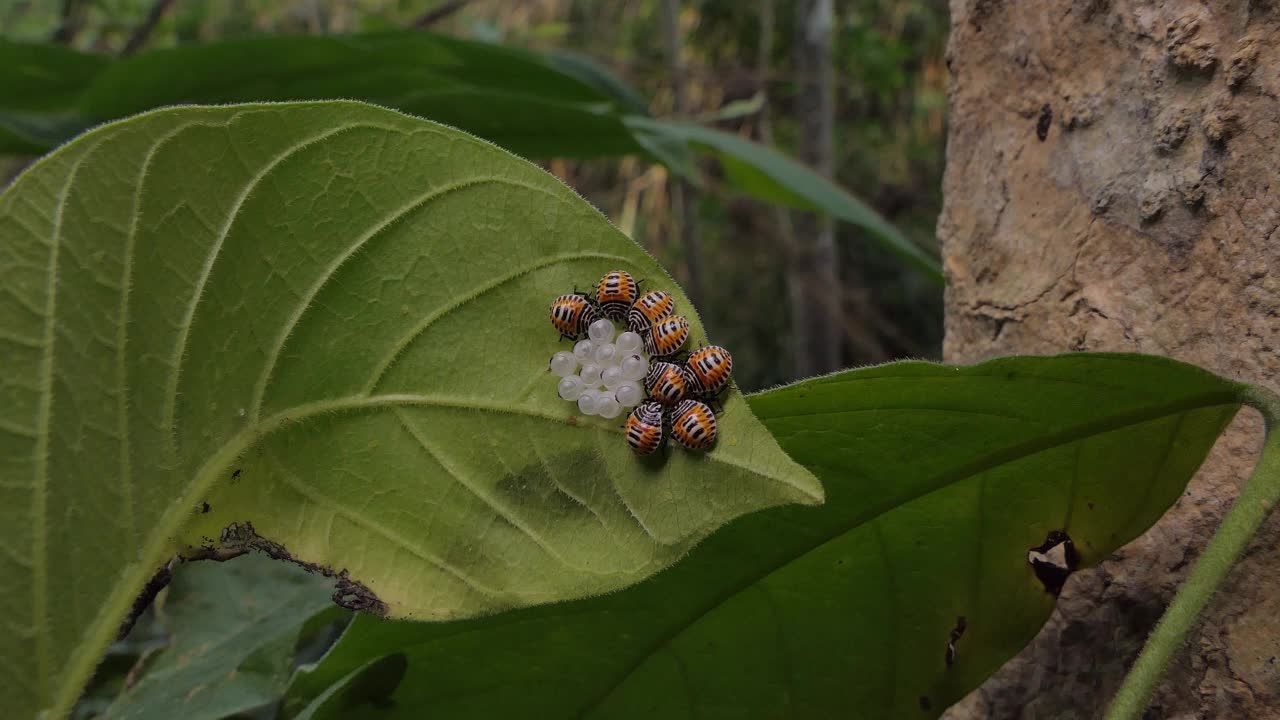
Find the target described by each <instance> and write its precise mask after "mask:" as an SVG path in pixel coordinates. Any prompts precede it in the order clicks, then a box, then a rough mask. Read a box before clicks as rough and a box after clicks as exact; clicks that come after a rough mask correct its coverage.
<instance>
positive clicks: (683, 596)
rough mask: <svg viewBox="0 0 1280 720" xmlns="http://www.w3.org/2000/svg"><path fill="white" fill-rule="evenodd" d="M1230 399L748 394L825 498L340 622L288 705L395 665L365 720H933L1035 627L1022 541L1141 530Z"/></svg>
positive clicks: (1208, 439) (1088, 394)
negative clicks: (610, 588) (544, 573)
mask: <svg viewBox="0 0 1280 720" xmlns="http://www.w3.org/2000/svg"><path fill="white" fill-rule="evenodd" d="M1237 393H1238V389H1237V387H1236V386H1235V385H1234V384H1232V383H1230V382H1227V381H1225V380H1222V379H1219V378H1217V377H1215V376H1213V375H1210V374H1209V373H1206V372H1204V371H1201V370H1199V369H1197V368H1194V367H1191V366H1188V365H1183V364H1180V363H1176V362H1173V361H1170V360H1165V359H1161V358H1155V357H1143V356H1136V355H1067V356H1058V357H1048V358H1009V359H1003V360H996V361H992V362H988V363H984V364H982V365H977V366H973V367H948V366H944V365H932V364H927V363H921V362H904V363H896V364H891V365H885V366H880V367H871V368H865V369H861V370H852V371H848V372H843V373H839V374H836V375H832V376H828V377H824V378H819V379H815V380H811V381H807V382H802V383H799V384H796V385H791V386H788V387H784V388H780V389H777V390H773V391H770V392H766V393H763V394H760V395H755V396H753V397H752V398H751V399H750V404H751V407H752V408H753V409H754V410H755V411H756V413H757V415H759V417H760V418H761V419H762V420H764V422H765V425H766V426H767V427H768V428H769V429H770V430H771V431H772V432H773V433H774V434H775V436H776V437H777V438H778V441H779V442H780V443H781V444H782V447H783V448H784V449H785V450H786V451H787V452H788V453H790V454H791V455H792V457H794V458H796V459H797V460H799V461H800V462H801V463H802V464H804V465H806V466H808V467H809V468H810V469H812V470H813V471H814V472H815V473H816V474H818V476H819V477H821V478H822V480H823V481H824V484H825V486H826V489H827V502H826V504H824V505H823V506H822V507H820V508H814V509H800V508H795V509H790V508H779V509H776V510H771V511H769V512H766V513H759V514H756V515H752V516H750V517H746V518H742V519H740V520H738V521H736V522H735V523H734V524H733V525H731V526H730V527H729V528H728V529H726V530H723V531H721V532H719V533H717V534H716V535H714V536H712V537H711V538H710V539H708V540H707V542H705V543H703V544H702V545H701V546H699V547H698V548H697V549H696V550H694V551H693V552H692V553H691V554H690V555H689V557H687V558H685V559H684V560H683V561H682V562H681V563H680V564H679V565H676V566H675V567H673V568H671V569H668V570H666V571H665V572H663V573H662V574H660V575H658V576H656V577H654V578H651V579H650V580H648V581H646V582H645V583H643V584H641V585H638V586H636V587H634V588H631V589H630V590H627V591H625V592H622V593H618V594H614V595H610V596H607V597H600V598H594V599H591V600H586V601H581V602H576V603H571V604H566V605H558V606H552V607H543V608H535V609H530V610H526V611H519V612H514V613H509V614H506V615H504V616H501V617H496V618H486V619H479V620H471V621H466V622H457V623H448V624H443V625H429V626H428V625H407V624H403V623H396V622H386V621H379V620H377V619H374V618H367V617H361V618H357V620H356V621H355V623H354V624H353V625H352V626H351V628H350V629H349V630H348V631H347V633H346V635H345V636H344V637H343V638H342V639H341V640H340V641H339V642H338V644H337V645H336V646H335V647H334V649H333V650H332V651H331V652H330V653H329V654H328V656H326V657H325V658H324V659H323V660H322V661H321V662H320V663H319V664H318V665H317V666H315V667H313V668H310V669H308V670H307V671H306V672H304V673H302V674H300V675H299V677H298V678H297V679H296V680H295V682H294V685H293V687H292V690H291V695H292V700H293V702H295V703H302V702H304V701H306V700H307V699H308V698H311V697H314V696H316V695H319V694H321V693H323V692H324V691H325V689H326V688H328V687H329V686H330V685H331V684H332V683H335V682H338V681H339V679H341V678H343V677H344V676H345V675H346V674H347V673H349V672H352V671H353V670H355V669H357V668H360V667H362V666H364V665H365V664H366V663H368V662H369V661H370V659H371V658H376V657H379V656H381V655H384V654H387V653H404V654H405V656H406V658H407V660H408V670H407V675H406V677H405V680H404V682H402V683H401V685H400V686H399V688H398V690H397V691H396V692H395V693H394V694H393V695H392V697H391V700H392V701H393V704H391V705H388V706H386V707H383V708H381V709H380V710H377V711H376V712H375V711H374V710H375V709H373V708H371V709H370V716H378V717H383V716H387V717H404V718H408V717H420V716H423V715H429V716H430V717H432V718H484V717H509V716H520V717H546V718H561V717H593V718H596V717H599V718H633V717H634V718H650V717H663V718H691V717H698V718H780V717H795V718H825V717H857V718H913V717H921V718H930V717H936V716H937V715H939V714H941V713H942V711H943V710H944V709H945V708H946V707H947V706H948V705H949V704H951V703H953V702H954V701H955V700H957V699H958V698H960V697H961V696H963V695H964V694H965V693H966V692H967V691H968V690H970V689H971V688H973V687H975V686H976V685H977V684H978V683H980V682H981V681H982V679H983V678H985V677H986V676H987V675H988V674H990V673H991V672H992V671H994V670H995V669H996V668H997V667H998V666H999V665H1000V664H1001V663H1003V662H1004V661H1005V660H1006V659H1007V658H1009V657H1011V656H1012V655H1013V654H1014V653H1015V652H1017V651H1018V649H1020V648H1021V647H1022V646H1023V645H1024V644H1025V643H1026V642H1027V641H1028V640H1030V638H1031V637H1032V636H1033V635H1034V634H1035V632H1036V630H1037V629H1038V628H1039V627H1040V625H1041V624H1042V623H1043V622H1044V620H1045V619H1046V618H1047V617H1048V614H1049V612H1050V609H1051V608H1052V605H1053V602H1054V596H1053V595H1052V594H1050V593H1049V592H1047V591H1046V590H1045V587H1044V585H1043V584H1042V582H1041V581H1040V580H1039V579H1038V577H1037V575H1036V574H1035V573H1034V572H1033V570H1032V569H1031V567H1030V566H1029V565H1028V551H1029V549H1030V548H1032V547H1037V546H1040V545H1041V543H1042V542H1043V541H1044V540H1045V539H1046V537H1047V536H1048V534H1049V533H1050V532H1052V531H1057V530H1065V531H1066V532H1067V533H1068V535H1069V536H1070V537H1071V538H1072V539H1073V541H1074V543H1075V547H1076V549H1077V550H1078V551H1079V554H1080V556H1081V560H1082V563H1083V565H1092V564H1095V563H1097V562H1099V561H1100V560H1102V559H1104V558H1106V557H1107V555H1108V554H1109V553H1111V552H1112V551H1113V550H1114V549H1115V548H1116V547H1118V546H1119V545H1122V544H1123V543H1125V542H1127V541H1128V540H1130V539H1132V538H1133V537H1135V536H1136V535H1138V534H1139V533H1141V532H1142V531H1143V530H1144V529H1145V528H1147V527H1148V526H1149V525H1151V523H1152V522H1154V521H1155V520H1156V518H1158V517H1159V516H1160V515H1161V513H1162V512H1163V511H1164V509H1165V508H1167V507H1168V506H1169V505H1170V503H1172V502H1173V501H1174V500H1175V499H1176V498H1177V497H1178V495H1179V494H1180V492H1181V491H1182V489H1183V487H1184V486H1185V484H1186V482H1187V480H1188V479H1189V478H1190V476H1191V474H1192V473H1193V472H1194V470H1195V469H1196V467H1197V466H1198V465H1199V464H1200V462H1201V461H1202V459H1203V458H1204V456H1205V453H1206V452H1207V451H1208V449H1209V447H1210V446H1211V445H1212V444H1213V442H1214V439H1215V438H1216V437H1217V435H1218V433H1219V432H1220V431H1221V429H1222V428H1223V427H1224V425H1225V424H1226V422H1227V421H1228V420H1229V419H1230V418H1231V417H1232V415H1233V413H1234V412H1235V410H1236V408H1237V403H1238V402H1239V401H1238V398H1237ZM960 617H963V618H965V623H964V627H965V629H964V631H963V633H961V634H960V635H959V637H958V639H956V640H955V651H954V656H953V658H952V660H953V662H952V663H951V664H950V665H948V662H947V654H948V653H947V647H948V643H949V642H951V640H952V632H953V631H954V630H955V629H956V628H957V625H958V618H960Z"/></svg>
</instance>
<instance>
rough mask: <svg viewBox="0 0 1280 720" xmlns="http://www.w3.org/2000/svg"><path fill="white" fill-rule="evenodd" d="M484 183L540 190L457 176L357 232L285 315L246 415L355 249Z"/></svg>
mask: <svg viewBox="0 0 1280 720" xmlns="http://www.w3.org/2000/svg"><path fill="white" fill-rule="evenodd" d="M487 184H499V185H511V186H515V187H524V188H529V189H533V190H540V188H536V187H534V186H532V185H527V184H525V183H521V182H516V181H514V180H509V179H507V178H501V177H491V176H484V177H474V178H467V179H465V180H458V181H456V182H453V183H449V184H447V185H444V186H442V187H436V188H432V189H431V190H428V191H427V192H424V193H422V194H421V195H419V196H418V197H416V198H414V199H413V201H412V202H410V203H408V204H406V205H404V206H403V207H400V208H397V209H396V210H395V211H393V212H391V213H390V214H388V215H386V216H385V217H383V218H382V219H381V220H379V221H378V222H377V223H376V224H374V225H373V226H372V227H371V228H369V230H368V231H367V232H365V234H364V235H363V236H361V237H360V238H358V239H357V240H356V241H355V242H354V243H352V244H351V247H349V248H347V250H346V252H344V253H342V254H341V255H339V256H338V257H337V258H336V259H335V260H334V261H333V263H331V264H330V265H329V267H327V268H325V271H324V273H322V274H321V276H320V278H319V280H318V281H317V282H316V283H315V284H313V285H312V286H311V287H310V288H309V289H308V290H307V294H306V296H305V297H303V298H301V300H302V302H300V303H298V305H297V307H296V308H295V309H294V311H293V314H292V315H291V316H290V318H289V321H288V322H287V323H285V326H284V329H283V331H282V332H281V333H280V335H279V336H278V337H277V338H276V341H275V343H274V344H273V346H272V348H271V352H270V353H269V354H268V356H267V363H266V365H265V370H264V371H263V373H262V375H261V377H260V378H259V379H258V382H257V383H256V384H255V387H254V391H253V400H252V410H251V411H250V414H249V416H250V417H251V418H253V419H254V420H257V418H258V416H259V414H260V413H261V411H262V403H263V400H264V398H265V396H266V393H267V388H268V387H269V386H270V384H271V379H272V375H273V374H274V373H275V369H276V365H278V364H279V362H280V353H281V352H283V351H284V346H285V344H286V343H288V341H289V338H290V336H292V335H293V332H294V330H295V329H297V327H298V323H299V322H300V321H301V320H302V317H303V316H304V315H305V314H306V313H307V311H308V310H310V309H311V308H312V307H314V305H313V303H314V302H315V299H316V296H317V295H319V294H320V291H321V290H323V289H324V287H325V286H326V285H328V284H329V282H330V281H331V280H332V279H333V277H334V276H335V275H336V274H337V273H338V271H339V270H340V269H341V268H342V267H343V266H344V265H345V264H346V263H347V261H349V260H350V259H351V258H353V257H355V256H356V254H357V253H359V252H360V250H361V249H362V248H363V247H364V246H365V245H366V244H367V243H369V242H371V241H372V240H373V239H374V238H376V237H378V236H379V235H380V234H381V233H382V232H383V231H384V230H386V229H387V228H389V227H391V226H393V225H394V224H395V223H397V222H399V221H400V220H402V219H403V218H404V217H406V216H407V215H409V214H410V213H412V212H415V211H417V210H421V209H423V208H425V207H427V206H429V205H430V204H431V203H433V202H435V201H436V200H439V199H440V198H443V197H445V196H448V195H450V194H452V193H455V192H460V191H462V190H466V189H469V188H475V187H480V186H482V185H487Z"/></svg>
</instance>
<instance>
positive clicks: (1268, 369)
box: [938, 0, 1280, 720]
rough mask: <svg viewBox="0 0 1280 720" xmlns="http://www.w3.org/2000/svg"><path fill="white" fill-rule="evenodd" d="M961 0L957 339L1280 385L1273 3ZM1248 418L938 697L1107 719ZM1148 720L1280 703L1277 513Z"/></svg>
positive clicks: (1248, 433) (1003, 350)
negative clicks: (990, 665) (967, 679)
mask: <svg viewBox="0 0 1280 720" xmlns="http://www.w3.org/2000/svg"><path fill="white" fill-rule="evenodd" d="M951 10H952V35H951V47H950V52H949V57H948V65H949V66H950V68H951V72H952V87H951V98H950V102H951V116H950V117H951V126H950V138H949V141H948V148H947V172H946V178H945V181H944V182H945V185H944V190H945V194H946V203H945V208H944V210H943V213H942V217H941V219H940V220H939V224H938V233H939V236H940V238H941V241H942V245H943V252H944V257H945V266H946V271H947V276H948V289H947V298H946V300H947V321H946V341H945V346H944V352H945V355H946V357H947V358H948V359H949V360H951V361H956V362H972V361H977V360H980V359H982V358H985V357H989V356H993V355H1003V354H1011V353H1023V354H1032V353H1034V354H1043V353H1055V352H1063V351H1070V350H1129V351H1140V352H1147V353H1157V354H1162V355H1168V356H1172V357H1175V358H1179V359H1183V360H1187V361H1190V362H1194V363H1197V364H1199V365H1202V366H1204V367H1207V368H1209V369H1211V370H1214V371H1215V372H1218V373H1221V374H1224V375H1226V376H1229V377H1234V378H1239V379H1242V380H1249V381H1253V382H1263V383H1266V384H1268V385H1270V386H1271V387H1272V388H1277V387H1280V353H1278V352H1277V350H1280V232H1278V229H1280V2H1277V0H1266V1H1262V0H1220V1H1218V2H1212V3H1208V2H1206V3H1200V2H1192V1H1190V0H1167V1H1160V0H1036V1H1035V2H1023V1H1021V0H1016V1H1015V0H952V2H951ZM1259 436H1260V423H1259V422H1258V421H1257V418H1256V416H1253V414H1252V413H1246V414H1245V416H1242V417H1241V418H1239V419H1237V422H1236V423H1235V425H1233V427H1232V428H1231V430H1230V431H1229V432H1228V434H1227V435H1225V436H1224V438H1223V439H1222V440H1221V441H1220V442H1219V443H1218V446H1217V447H1216V448H1215V450H1214V452H1213V454H1212V455H1211V457H1210V458H1209V460H1208V461H1207V462H1206V465H1205V467H1204V468H1202V470H1201V472H1200V473H1199V475H1198V476H1197V477H1196V478H1195V479H1194V480H1193V481H1192V483H1191V485H1190V486H1189V487H1188V489H1187V492H1186V493H1185V495H1184V496H1183V498H1182V499H1181V500H1180V501H1179V502H1178V503H1177V505H1176V506H1175V507H1174V508H1173V509H1172V510H1171V511H1170V512H1169V513H1168V514H1167V515H1166V516H1165V517H1164V518H1163V519H1162V520H1161V521H1160V522H1159V523H1158V524H1157V525H1156V526H1155V527H1154V528H1153V529H1152V530H1151V531H1150V532H1148V533H1147V534H1146V535H1144V536H1143V537H1142V538H1140V539H1139V540H1137V541H1135V542H1133V543H1131V544H1130V545H1128V546H1126V547H1125V548H1123V549H1122V550H1121V551H1119V552H1118V553H1116V555H1115V556H1114V557H1113V558H1112V559H1111V560H1110V561H1108V562H1106V563H1104V564H1103V565H1102V566H1101V567H1099V568H1097V569H1094V570H1091V571H1087V572H1081V573H1077V574H1076V576H1075V577H1073V578H1072V579H1071V581H1070V582H1069V583H1068V586H1067V588H1066V590H1065V591H1064V592H1063V594H1062V598H1061V601H1060V603H1059V606H1058V610H1057V611H1056V612H1055V614H1054V616H1053V618H1052V619H1051V620H1050V622H1049V624H1048V625H1047V626H1046V627H1045V629H1044V630H1043V631H1042V632H1041V633H1040V635H1039V637H1038V638H1037V639H1036V641H1035V642H1034V643H1033V644H1032V645H1031V646H1029V647H1028V648H1027V649H1026V650H1024V651H1023V652H1022V653H1021V654H1020V655H1019V656H1018V657H1017V658H1016V659H1014V660H1013V661H1012V662H1011V663H1009V664H1008V665H1006V666H1005V668H1004V669H1002V670H1001V671H1000V672H999V673H997V674H996V675H995V676H994V677H993V678H991V679H990V680H989V681H988V682H987V683H986V684H985V685H984V686H983V687H982V688H980V689H979V690H978V691H975V693H973V694H972V695H971V696H970V697H969V698H967V699H966V700H965V701H964V702H962V703H961V704H959V705H957V706H956V707H955V708H953V709H952V710H951V711H950V712H949V713H948V715H947V717H948V718H952V720H960V719H962V718H963V719H969V718H1091V717H1098V716H1099V715H1100V714H1101V712H1102V710H1103V708H1104V707H1105V704H1106V702H1107V700H1108V699H1109V698H1110V697H1111V695H1112V694H1114V692H1115V690H1116V688H1117V687H1118V685H1119V682H1120V679H1121V678H1122V676H1123V673H1124V671H1125V669H1126V668H1127V667H1128V665H1129V664H1130V663H1131V662H1132V661H1133V658H1134V657H1135V656H1136V654H1137V652H1138V650H1139V648H1140V647H1141V644H1142V642H1143V640H1144V639H1145V637H1146V635H1147V634H1148V632H1149V631H1150V630H1151V628H1152V625H1153V623H1154V621H1155V620H1156V618H1157V617H1158V616H1159V614H1160V612H1161V611H1162V609H1163V608H1164V606H1165V605H1166V604H1167V603H1168V601H1169V600H1170V599H1171V597H1172V595H1173V593H1174V591H1175V590H1176V589H1177V587H1178V585H1179V583H1180V581H1181V579H1182V578H1183V577H1184V576H1185V573H1186V571H1187V569H1188V567H1189V565H1190V563H1191V561H1193V560H1194V558H1195V556H1196V555H1197V553H1198V552H1199V550H1200V548H1202V547H1203V545H1204V543H1205V541H1206V539H1207V537H1208V536H1209V535H1210V534H1211V533H1212V531H1213V529H1214V528H1215V527H1216V526H1217V523H1218V520H1219V519H1220V518H1221V516H1222V514H1223V512H1224V510H1225V509H1226V508H1227V507H1229V505H1230V503H1231V502H1232V500H1233V498H1234V497H1235V495H1236V493H1237V490H1238V488H1239V485H1240V484H1241V483H1242V482H1243V481H1244V478H1245V477H1246V476H1247V474H1248V471H1249V470H1250V468H1251V466H1252V464H1253V461H1254V459H1255V457H1256V455H1255V453H1256V451H1257V448H1258V446H1259V444H1260V443H1259V439H1260V437H1259ZM1116 481H1117V482H1125V481H1126V478H1116ZM1147 716H1148V717H1150V718H1153V719H1154V718H1278V717H1280V517H1272V518H1271V519H1270V521H1269V522H1268V523H1267V525H1266V526H1265V527H1264V529H1263V531H1262V532H1261V533H1260V534H1259V537H1257V538H1256V539H1255V542H1254V543H1253V545H1252V547H1251V549H1250V551H1249V552H1248V554H1247V555H1246V557H1245V558H1244V559H1243V560H1242V562H1241V563H1240V565H1239V566H1238V567H1237V568H1236V569H1235V570H1234V571H1233V573H1232V575H1231V577H1230V578H1229V580H1228V582H1227V583H1226V585H1225V587H1223V588H1222V590H1221V591H1220V592H1219V594H1218V595H1217V596H1215V598H1214V600H1213V601H1212V603H1211V606H1210V607H1209V608H1208V610H1207V611H1206V614H1205V616H1204V618H1203V620H1202V623H1201V626H1200V627H1199V628H1198V629H1197V630H1196V631H1194V632H1193V634H1192V636H1191V637H1190V638H1189V639H1188V643H1187V647H1186V648H1184V650H1183V652H1182V653H1181V654H1180V655H1179V657H1178V659H1177V660H1176V661H1175V663H1174V666H1173V667H1172V669H1171V671H1170V673H1169V675H1168V677H1167V679H1166V682H1165V684H1164V686H1163V687H1162V688H1161V690H1160V691H1159V692H1158V694H1157V696H1156V698H1155V699H1154V701H1153V703H1152V706H1151V708H1149V710H1148V714H1147Z"/></svg>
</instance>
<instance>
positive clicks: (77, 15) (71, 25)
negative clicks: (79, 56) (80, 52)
mask: <svg viewBox="0 0 1280 720" xmlns="http://www.w3.org/2000/svg"><path fill="white" fill-rule="evenodd" d="M84 10H85V0H62V20H61V22H59V23H58V29H56V30H54V31H53V34H52V35H50V36H49V42H51V43H53V44H54V45H70V44H71V43H73V42H75V39H76V36H77V35H79V34H80V30H81V28H83V27H84Z"/></svg>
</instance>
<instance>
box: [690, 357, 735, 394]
mask: <svg viewBox="0 0 1280 720" xmlns="http://www.w3.org/2000/svg"><path fill="white" fill-rule="evenodd" d="M685 368H686V369H687V370H688V373H689V385H690V386H691V391H692V392H693V393H694V394H697V395H704V396H706V395H715V394H716V393H718V392H720V390H721V388H723V387H724V386H725V385H728V384H729V374H730V373H732V372H733V356H732V355H730V354H729V351H728V350H725V349H724V348H722V347H719V346H717V345H708V346H707V347H704V348H701V349H698V350H695V351H694V352H693V353H692V354H691V355H689V359H688V361H686V362H685Z"/></svg>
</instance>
